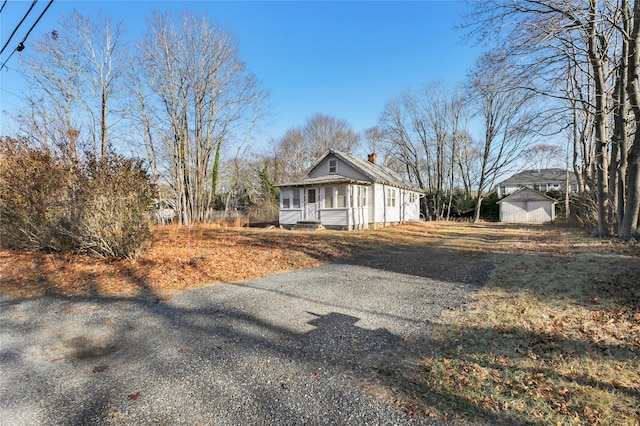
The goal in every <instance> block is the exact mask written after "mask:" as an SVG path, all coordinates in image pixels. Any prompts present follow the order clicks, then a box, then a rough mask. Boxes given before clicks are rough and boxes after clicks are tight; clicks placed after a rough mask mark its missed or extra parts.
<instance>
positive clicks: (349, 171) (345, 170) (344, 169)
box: [309, 155, 369, 181]
mask: <svg viewBox="0 0 640 426" xmlns="http://www.w3.org/2000/svg"><path fill="white" fill-rule="evenodd" d="M330 160H335V161H336V162H337V164H336V166H337V168H336V172H335V174H337V175H340V176H345V177H349V178H353V179H356V180H363V181H366V180H369V178H368V177H367V176H366V175H365V174H363V173H362V172H360V171H359V170H356V169H354V168H353V167H352V166H351V165H349V164H347V163H345V162H344V161H342V160H340V159H339V158H337V157H335V156H333V155H328V156H327V158H325V159H324V160H323V161H321V162H320V163H319V164H318V165H317V166H316V167H314V169H313V170H312V171H311V172H310V173H309V177H310V178H318V177H322V176H326V175H329V174H333V173H329V161H330Z"/></svg>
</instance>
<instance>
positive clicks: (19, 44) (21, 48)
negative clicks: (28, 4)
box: [0, 0, 53, 71]
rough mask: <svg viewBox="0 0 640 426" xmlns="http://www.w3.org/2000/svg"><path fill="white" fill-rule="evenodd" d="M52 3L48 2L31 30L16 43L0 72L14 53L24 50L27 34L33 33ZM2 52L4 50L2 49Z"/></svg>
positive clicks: (0, 67) (35, 0)
mask: <svg viewBox="0 0 640 426" xmlns="http://www.w3.org/2000/svg"><path fill="white" fill-rule="evenodd" d="M37 1H38V0H34V4H35V3H36V2H37ZM52 3H53V0H50V1H49V3H48V4H47V7H45V8H44V10H43V11H42V13H40V16H38V19H36V22H34V23H33V25H31V28H29V31H27V34H26V35H25V36H24V37H23V38H22V41H20V43H18V46H16V48H15V49H13V52H11V55H9V57H8V58H7V59H6V60H5V61H4V62H3V63H2V65H0V71H2V69H3V68H4V66H5V65H6V63H7V62H9V59H11V57H12V56H13V54H14V53H16V51H17V52H22V50H23V49H24V42H25V41H27V37H29V34H31V31H33V29H34V28H35V27H36V25H38V22H40V19H42V17H43V16H44V14H45V13H47V10H48V9H49V6H51V4H52ZM29 10H31V9H29ZM21 23H22V22H21ZM3 50H4V48H3ZM1 53H2V52H0V54H1Z"/></svg>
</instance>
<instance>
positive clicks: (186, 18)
mask: <svg viewBox="0 0 640 426" xmlns="http://www.w3.org/2000/svg"><path fill="white" fill-rule="evenodd" d="M147 24H148V32H147V33H146V34H145V35H144V37H143V39H142V42H141V46H140V49H139V51H140V52H141V54H140V63H141V65H142V68H143V69H144V72H145V78H146V83H147V84H148V85H149V87H150V88H151V90H152V91H153V92H154V93H155V95H156V98H157V102H159V103H160V104H161V105H162V110H163V115H164V120H165V121H166V122H167V123H168V125H169V128H168V129H166V131H167V133H168V134H169V135H170V137H169V142H170V143H169V144H168V146H167V148H168V150H169V153H170V158H171V174H172V183H173V186H174V189H175V191H176V193H177V194H178V202H179V210H180V221H181V223H183V224H186V223H193V222H195V223H197V222H200V221H202V220H204V218H205V214H206V210H207V209H208V208H209V207H210V206H211V204H212V201H213V197H214V194H215V190H216V182H217V170H218V168H217V167H216V165H215V164H216V161H218V162H219V158H220V157H219V153H220V150H221V148H222V147H224V146H225V145H229V144H232V143H233V142H234V141H239V140H241V139H242V138H243V137H246V135H247V134H248V133H249V132H250V131H251V130H252V129H253V126H254V124H255V122H256V120H257V119H258V117H259V116H260V113H261V106H262V103H263V101H264V99H265V98H266V96H267V94H266V93H265V92H264V91H262V90H261V89H260V88H259V84H258V81H257V80H256V78H255V77H254V76H253V74H251V73H250V72H248V71H247V69H246V67H245V65H244V63H243V62H241V61H240V59H239V57H238V51H237V46H236V44H235V42H234V41H233V39H232V37H231V36H229V35H228V34H227V33H225V32H224V31H223V30H222V29H221V28H218V27H216V26H214V25H212V24H211V23H210V22H209V21H208V20H207V19H206V18H204V17H202V18H198V17H196V16H195V15H193V14H184V15H183V16H182V17H181V19H180V20H178V21H174V20H173V19H172V18H171V16H170V15H169V14H165V15H162V14H159V13H157V12H156V13H154V14H153V17H152V18H151V19H149V20H148V21H147ZM216 159H217V160H216Z"/></svg>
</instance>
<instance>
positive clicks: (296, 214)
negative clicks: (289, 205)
mask: <svg viewBox="0 0 640 426" xmlns="http://www.w3.org/2000/svg"><path fill="white" fill-rule="evenodd" d="M279 216H280V217H279V220H280V224H281V225H295V224H296V222H298V221H299V220H302V209H289V210H284V209H280V215H279Z"/></svg>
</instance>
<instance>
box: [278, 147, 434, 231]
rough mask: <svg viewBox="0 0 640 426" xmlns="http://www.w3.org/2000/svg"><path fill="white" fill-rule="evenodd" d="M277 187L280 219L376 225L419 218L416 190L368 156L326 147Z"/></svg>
mask: <svg viewBox="0 0 640 426" xmlns="http://www.w3.org/2000/svg"><path fill="white" fill-rule="evenodd" d="M277 186H278V187H279V188H280V225H281V226H284V227H287V228H293V227H295V226H296V225H298V227H301V226H303V225H304V224H309V223H310V224H317V225H322V226H324V227H326V228H333V229H346V230H352V229H362V228H376V227H380V226H386V225H391V224H397V223H402V222H408V221H417V220H420V196H421V194H422V191H421V190H420V189H419V188H416V187H414V186H413V185H412V184H411V183H410V182H407V181H405V180H404V179H403V178H402V177H401V176H399V175H398V174H397V173H395V172H393V171H391V170H389V169H387V168H385V167H382V166H380V165H378V164H376V155H375V154H371V155H369V160H368V161H366V160H364V159H360V158H357V157H354V156H352V155H350V154H346V153H344V152H339V151H334V150H328V151H326V152H325V153H324V154H322V156H321V157H320V159H318V161H317V162H316V163H315V164H314V165H313V166H311V168H310V169H309V170H308V171H307V174H306V175H305V176H304V177H303V178H302V179H300V180H299V181H297V182H289V183H283V184H279V185H277Z"/></svg>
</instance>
